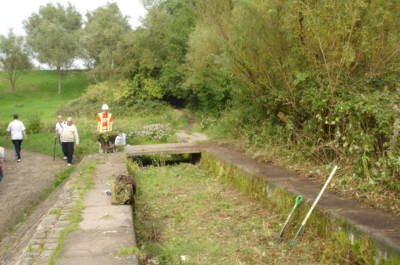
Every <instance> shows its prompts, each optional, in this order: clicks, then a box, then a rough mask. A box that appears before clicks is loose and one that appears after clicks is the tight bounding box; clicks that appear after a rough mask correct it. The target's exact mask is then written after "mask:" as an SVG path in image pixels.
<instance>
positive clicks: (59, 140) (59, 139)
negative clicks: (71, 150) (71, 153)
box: [58, 135, 67, 156]
mask: <svg viewBox="0 0 400 265" xmlns="http://www.w3.org/2000/svg"><path fill="white" fill-rule="evenodd" d="M58 142H59V143H60V147H61V150H62V152H63V154H64V156H67V153H65V152H64V148H63V146H62V142H61V135H58Z"/></svg>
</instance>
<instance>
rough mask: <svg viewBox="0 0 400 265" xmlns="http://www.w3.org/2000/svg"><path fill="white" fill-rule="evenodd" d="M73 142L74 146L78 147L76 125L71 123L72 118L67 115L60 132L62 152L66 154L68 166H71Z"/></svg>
mask: <svg viewBox="0 0 400 265" xmlns="http://www.w3.org/2000/svg"><path fill="white" fill-rule="evenodd" d="M74 142H75V143H76V147H79V136H78V130H77V129H76V126H75V125H74V124H72V118H71V117H68V118H67V126H64V129H63V130H62V133H61V143H62V147H63V152H64V153H66V154H67V160H68V166H71V164H72V158H73V155H74Z"/></svg>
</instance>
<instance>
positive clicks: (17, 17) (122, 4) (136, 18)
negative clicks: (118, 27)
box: [0, 0, 146, 35]
mask: <svg viewBox="0 0 400 265" xmlns="http://www.w3.org/2000/svg"><path fill="white" fill-rule="evenodd" d="M47 3H53V4H56V3H60V4H61V5H63V6H66V5H67V4H68V3H71V4H72V5H73V6H74V7H75V8H76V9H77V10H78V11H79V12H80V13H81V14H82V17H83V18H84V19H85V18H86V16H85V15H86V13H87V12H88V11H93V10H94V9H96V8H98V7H100V6H104V5H106V4H107V3H117V4H118V6H119V9H120V10H121V12H122V14H123V15H125V16H128V17H129V23H130V24H131V26H132V28H136V27H137V26H139V25H140V18H141V17H144V16H145V15H146V10H145V9H144V7H143V5H142V4H141V2H140V0H111V1H110V0H109V1H107V0H68V1H65V0H59V1H52V0H10V1H1V4H0V35H6V34H7V33H8V30H9V29H10V28H12V29H13V30H14V33H15V34H16V35H25V31H24V29H23V24H22V22H23V21H24V20H25V19H27V18H28V17H29V16H30V15H31V14H32V13H38V11H39V7H40V6H42V5H46V4H47Z"/></svg>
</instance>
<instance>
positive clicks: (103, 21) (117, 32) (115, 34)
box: [83, 3, 131, 80]
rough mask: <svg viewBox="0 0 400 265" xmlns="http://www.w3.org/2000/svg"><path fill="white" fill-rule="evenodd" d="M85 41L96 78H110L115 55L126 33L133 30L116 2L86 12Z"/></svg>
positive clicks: (89, 61)
mask: <svg viewBox="0 0 400 265" xmlns="http://www.w3.org/2000/svg"><path fill="white" fill-rule="evenodd" d="M86 17H87V22H86V24H85V27H84V38H83V43H84V47H85V53H86V55H85V57H86V59H87V64H88V66H89V67H92V68H94V71H92V74H94V77H95V79H100V80H101V79H103V80H104V79H109V78H110V77H111V76H110V73H111V72H112V69H113V66H114V62H113V56H114V53H115V51H116V50H117V46H118V43H119V42H121V41H122V40H123V38H124V36H125V34H127V33H129V32H131V28H130V26H129V23H128V18H127V17H126V16H124V15H122V13H121V11H120V10H119V8H118V5H117V4H115V3H109V4H107V5H106V6H104V7H99V8H97V9H96V10H94V11H93V12H89V13H87V14H86Z"/></svg>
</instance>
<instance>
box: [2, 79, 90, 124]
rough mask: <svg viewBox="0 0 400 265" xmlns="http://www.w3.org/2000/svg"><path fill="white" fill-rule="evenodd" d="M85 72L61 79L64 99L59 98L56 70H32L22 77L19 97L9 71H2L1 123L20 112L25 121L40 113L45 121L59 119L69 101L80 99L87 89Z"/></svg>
mask: <svg viewBox="0 0 400 265" xmlns="http://www.w3.org/2000/svg"><path fill="white" fill-rule="evenodd" d="M87 85H88V82H87V81H86V78H85V75H84V72H83V71H67V72H64V73H63V75H62V79H61V89H62V93H61V96H58V95H57V73H56V72H55V71H32V72H27V73H24V74H22V75H21V76H20V78H19V79H18V80H17V83H16V89H15V90H16V94H15V96H13V95H12V93H11V86H10V83H9V81H8V79H7V75H6V73H5V72H0V120H1V123H5V122H8V121H11V120H12V115H13V114H14V113H18V114H19V115H20V119H21V120H26V119H28V118H29V117H31V116H32V115H34V114H39V115H40V117H41V118H42V119H43V120H51V119H54V120H55V115H56V113H55V111H56V109H57V108H58V107H59V106H60V105H62V104H65V103H67V102H68V101H70V100H72V99H74V98H78V97H79V96H80V95H81V94H82V93H83V92H84V90H85V88H86V87H87Z"/></svg>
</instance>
